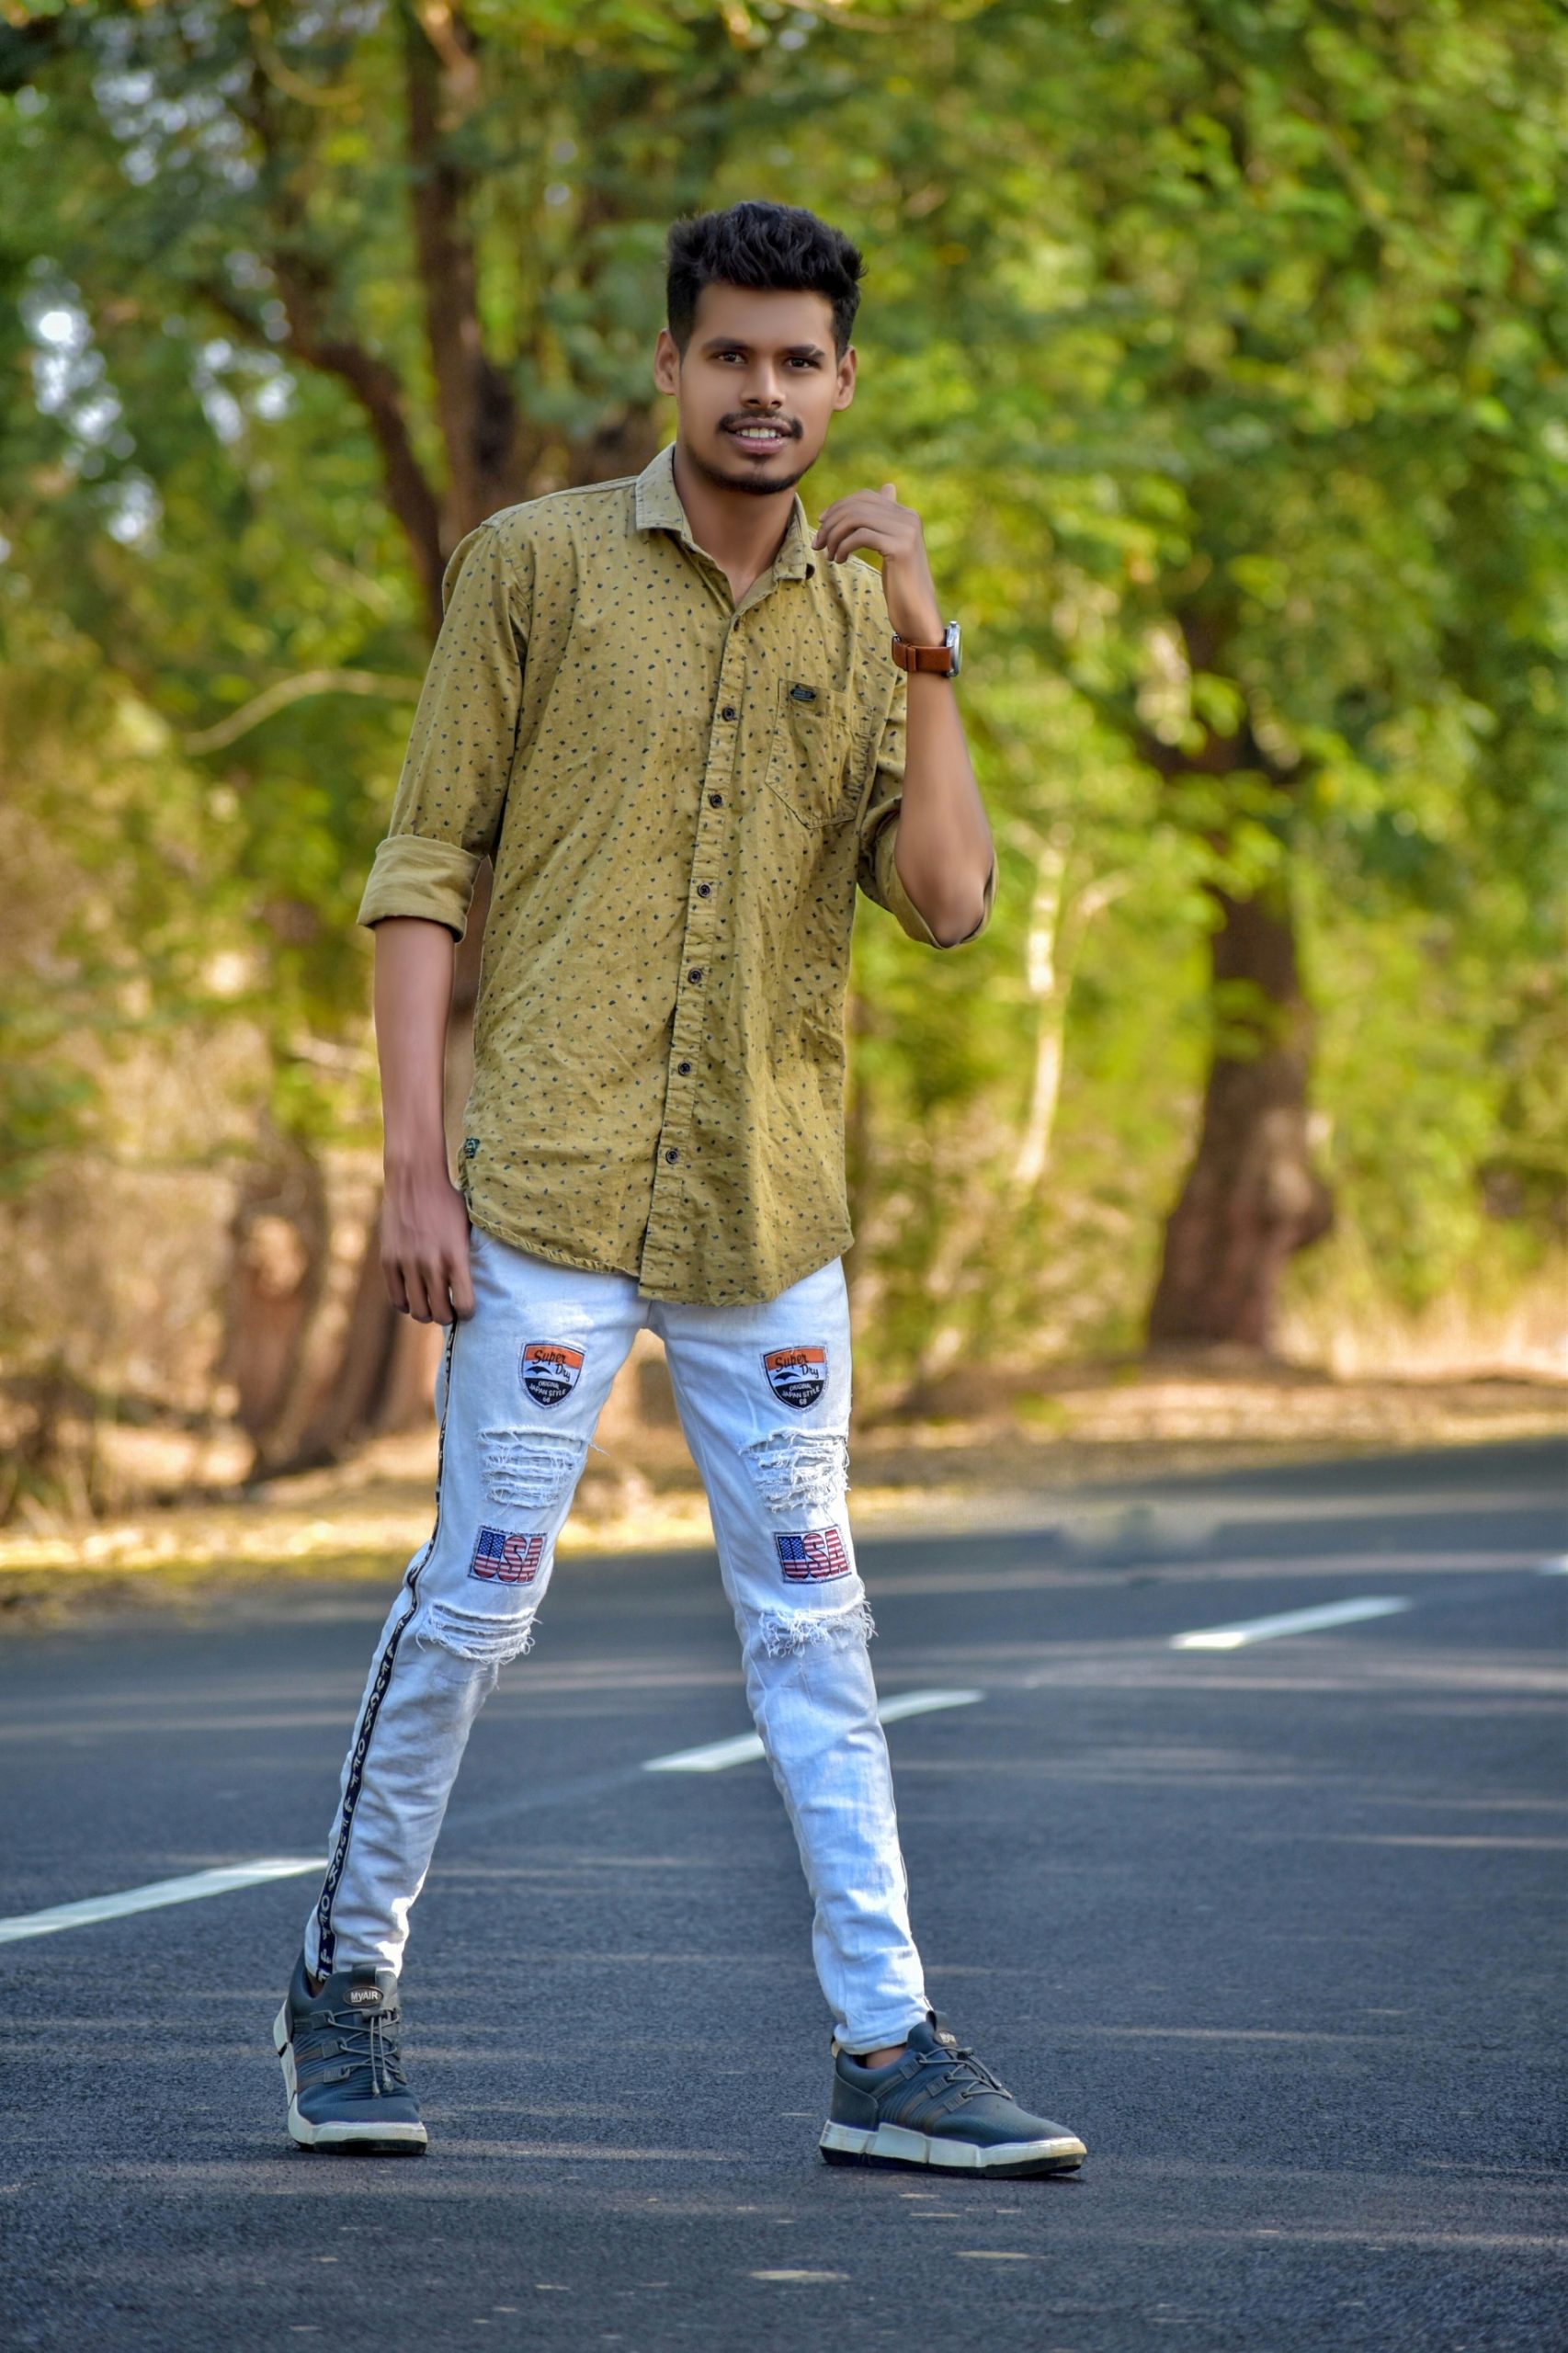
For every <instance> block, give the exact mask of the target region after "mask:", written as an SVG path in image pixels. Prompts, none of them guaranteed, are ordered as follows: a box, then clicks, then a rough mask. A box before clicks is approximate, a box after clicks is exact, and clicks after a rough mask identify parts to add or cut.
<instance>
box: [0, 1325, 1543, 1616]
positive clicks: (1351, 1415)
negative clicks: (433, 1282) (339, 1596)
mask: <svg viewBox="0 0 1568 2353" xmlns="http://www.w3.org/2000/svg"><path fill="white" fill-rule="evenodd" d="M1554 1433H1555V1434H1565V1433H1568V1385H1565V1384H1563V1383H1562V1382H1560V1381H1528V1380H1510V1379H1484V1380H1473V1379H1472V1380H1449V1381H1404V1382H1392V1381H1333V1380H1330V1379H1327V1378H1325V1377H1324V1376H1322V1375H1318V1374H1313V1373H1309V1372H1304V1371H1299V1372H1291V1371H1290V1370H1274V1371H1270V1372H1267V1373H1264V1372H1259V1371H1257V1370H1249V1369H1237V1370H1232V1371H1224V1370H1214V1369H1213V1368H1212V1367H1209V1368H1205V1369H1204V1370H1190V1369H1183V1368H1176V1367H1173V1368H1171V1369H1169V1370H1151V1369H1149V1368H1146V1367H1137V1366H1130V1367H1124V1368H1102V1369H1099V1370H1092V1371H1085V1370H1078V1371H1073V1370H1062V1371H1059V1372H1057V1373H1056V1374H1054V1375H1052V1376H1051V1378H1050V1380H1049V1381H1040V1380H1039V1379H1038V1378H1037V1379H1036V1380H1035V1381H1032V1382H1030V1383H1028V1385H1019V1386H1018V1387H1017V1388H1015V1389H1014V1390H1013V1392H1012V1393H1010V1394H1008V1393H1006V1392H1005V1390H1004V1388H1003V1386H1002V1385H1001V1384H997V1385H995V1386H994V1387H993V1388H992V1389H991V1391H990V1392H989V1394H988V1397H987V1400H986V1402H985V1404H984V1406H983V1410H975V1409H973V1407H972V1406H971V1410H969V1411H968V1412H960V1411H957V1410H955V1411H952V1412H950V1413H943V1414H939V1415H930V1416H928V1417H927V1418H926V1419H925V1420H922V1421H920V1422H915V1423H910V1422H891V1421H890V1422H886V1423H883V1424H881V1425H880V1426H878V1427H871V1428H869V1429H866V1430H863V1431H861V1432H859V1433H858V1437H857V1441H856V1446H855V1472H856V1483H855V1489H854V1495H853V1510H854V1518H855V1523H856V1526H857V1528H858V1529H859V1530H860V1531H861V1532H862V1533H864V1534H870V1533H873V1532H875V1531H876V1530H878V1529H896V1528H898V1527H900V1526H903V1525H907V1524H909V1523H911V1522H913V1521H918V1522H919V1523H920V1524H921V1525H922V1526H924V1527H926V1528H932V1527H938V1526H945V1527H948V1528H955V1529H961V1528H963V1527H966V1526H968V1527H974V1526H980V1525H987V1526H999V1525H1006V1524H1007V1523H1008V1522H1009V1521H1019V1520H1021V1521H1024V1522H1028V1521H1029V1520H1031V1519H1038V1518H1040V1515H1041V1514H1042V1512H1043V1511H1045V1510H1046V1509H1048V1507H1049V1506H1050V1504H1051V1499H1052V1498H1053V1497H1054V1496H1059V1495H1062V1493H1063V1492H1068V1491H1072V1490H1074V1489H1081V1488H1084V1487H1085V1486H1090V1485H1095V1484H1099V1483H1123V1482H1128V1481H1140V1480H1152V1479H1160V1480H1164V1479H1170V1478H1183V1477H1190V1476H1193V1475H1199V1474H1203V1473H1210V1474H1213V1473H1218V1472H1225V1471H1233V1470H1238V1469H1243V1468H1246V1467H1250V1466H1253V1465H1256V1464H1264V1463H1269V1462H1279V1461H1308V1460H1312V1459H1313V1458H1322V1457H1324V1456H1329V1455H1343V1454H1345V1453H1347V1452H1366V1451H1391V1450H1398V1449H1406V1448H1413V1447H1427V1446H1446V1445H1463V1444H1470V1443H1474V1442H1476V1441H1479V1440H1483V1439H1499V1438H1532V1437H1542V1436H1550V1435H1552V1434H1554ZM434 1473H435V1443H434V1438H433V1436H421V1437H419V1438H407V1439H397V1440H391V1439H386V1440H381V1441H380V1442H379V1443H378V1444H376V1445H374V1446H372V1447H369V1448H367V1449H365V1450H364V1452H363V1453H361V1454H360V1455H359V1456H358V1457H357V1458H356V1460H355V1461H353V1462H351V1463H348V1464H346V1465H344V1466H342V1467H341V1468H338V1469H335V1470H332V1471H324V1472H312V1473H310V1474H308V1475H306V1476H304V1477H301V1478H296V1479H291V1480H281V1481H278V1482H275V1483H273V1484H271V1485H270V1486H267V1487H265V1488H260V1489H256V1490H254V1491H252V1492H250V1493H248V1494H231V1495H225V1496H222V1497H221V1498H219V1499H216V1500H213V1499H208V1500H205V1501H189V1502H185V1503H180V1504H177V1505H175V1506H171V1507H170V1508H167V1509H164V1510H151V1509H149V1510H144V1511H142V1512H139V1513H136V1514H134V1515H131V1516H128V1517H127V1518H122V1519H119V1520H115V1521H111V1522H108V1523H104V1524H100V1525H97V1526H95V1527H92V1528H90V1529H72V1528H68V1527H63V1526H61V1527H55V1528H50V1527H47V1526H45V1527H36V1528H34V1529H31V1530H30V1531H29V1532H28V1533H26V1534H22V1533H13V1534H11V1535H9V1536H7V1537H4V1538H0V1623H5V1622H8V1623H10V1624H12V1625H20V1624H39V1623H50V1622H55V1623H59V1622H74V1621H76V1620H80V1618H81V1617H82V1615H83V1614H84V1612H91V1613H96V1612H97V1611H99V1610H101V1609H104V1608H121V1607H123V1606H125V1605H126V1604H133V1603H146V1604H150V1605H163V1606H165V1607H166V1606H171V1605H172V1606H175V1607H182V1606H183V1607H190V1606H196V1605H199V1604H201V1603H204V1602H205V1601H207V1600H209V1599H210V1597H212V1596H213V1595H214V1594H216V1593H219V1592H231V1591H236V1590H243V1589H244V1588H247V1587H250V1588H253V1587H255V1586H256V1585H258V1584H263V1583H265V1584H280V1583H285V1582H289V1581H290V1580H302V1579H310V1580H312V1581H320V1582H339V1581H342V1580H345V1579H358V1578H365V1579H367V1580H373V1581H375V1582H377V1583H381V1584H385V1585H387V1586H391V1584H392V1581H393V1579H394V1578H395V1576H396V1574H397V1572H398V1570H399V1568H400V1567H401V1566H402V1564H403V1562H404V1561H405V1560H406V1559H407V1557H408V1556H409V1554H410V1553H411V1552H414V1551H415V1550H416V1549H417V1547H418V1546H419V1545H420V1544H421V1543H423V1541H424V1540H425V1539H426V1536H427V1534H428V1533H429V1528H430V1518H431V1502H432V1483H433V1479H434ZM709 1540H710V1531H709V1524H708V1512H707V1506H706V1504H705V1502H704V1500H703V1496H702V1494H701V1490H700V1487H699V1483H698V1481H697V1478H696V1474H695V1472H693V1470H692V1467H691V1463H690V1461H689V1459H688V1458H687V1454H686V1451H685V1448H684V1446H683V1444H682V1442H681V1440H680V1438H679V1435H678V1433H677V1432H676V1430H675V1429H674V1428H673V1427H660V1426H655V1427H652V1428H648V1427H642V1428H641V1429H637V1430H635V1431H626V1430H624V1429H622V1431H621V1432H620V1433H619V1434H618V1438H617V1441H616V1443H615V1445H614V1447H613V1449H612V1450H608V1451H604V1452H601V1451H599V1450H598V1449H596V1451H595V1452H594V1453H593V1454H592V1455H590V1457H589V1467H588V1470H587V1472H586V1473H585V1477H584V1481H583V1484H582V1487H581V1489H580V1490H579V1495H578V1501H577V1506H576V1508H575V1509H574V1514H573V1518H572V1519H571V1521H570V1523H569V1524H568V1527H567V1529H566V1532H565V1535H564V1537H563V1538H562V1545H561V1550H562V1553H563V1554H574V1553H576V1554H581V1553H585V1552H605V1551H614V1552H619V1551H624V1550H647V1549H650V1548H667V1547H671V1546H685V1545H705V1544H706V1543H707V1542H708V1541H709Z"/></svg>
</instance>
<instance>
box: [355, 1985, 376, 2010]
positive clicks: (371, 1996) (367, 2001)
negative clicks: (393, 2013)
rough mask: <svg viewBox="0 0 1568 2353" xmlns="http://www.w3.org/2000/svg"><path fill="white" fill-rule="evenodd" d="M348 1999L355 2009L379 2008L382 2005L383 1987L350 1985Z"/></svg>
mask: <svg viewBox="0 0 1568 2353" xmlns="http://www.w3.org/2000/svg"><path fill="white" fill-rule="evenodd" d="M348 2000H349V2006H350V2007H351V2008H353V2009H356V2010H379V2009H380V2008H381V1987H380V1986H379V1985H350V1987H349V1988H348Z"/></svg>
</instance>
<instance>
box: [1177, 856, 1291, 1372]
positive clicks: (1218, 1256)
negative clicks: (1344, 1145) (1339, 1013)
mask: <svg viewBox="0 0 1568 2353" xmlns="http://www.w3.org/2000/svg"><path fill="white" fill-rule="evenodd" d="M1213 896H1214V899H1215V901H1216V904H1217V905H1218V907H1219V910H1220V922H1219V925H1218V926H1217V928H1216V929H1215V931H1214V933H1213V936H1212V939H1211V942H1210V961H1211V969H1212V976H1213V992H1214V1005H1215V1011H1216V1039H1215V1045H1214V1051H1213V1058H1212V1061H1211V1062H1210V1069H1209V1078H1208V1084H1207V1086H1206V1089H1205V1092H1204V1100H1203V1121H1202V1127H1201V1130H1200V1132H1199V1140H1198V1150H1197V1153H1196V1154H1195V1155H1194V1158H1193V1161H1192V1165H1191V1166H1190V1168H1189V1169H1188V1171H1187V1180H1186V1182H1185V1184H1184V1185H1183V1187H1182V1189H1181V1196H1180V1199H1178V1200H1177V1202H1176V1208H1175V1210H1174V1211H1172V1213H1171V1217H1170V1220H1169V1222H1168V1224H1167V1225H1166V1228H1165V1254H1164V1259H1163V1263H1162V1265H1161V1268H1160V1277H1159V1282H1158V1284H1157V1286H1156V1288H1155V1291H1154V1297H1153V1305H1152V1306H1151V1308H1150V1311H1149V1344H1150V1346H1151V1347H1154V1348H1164V1347H1205V1346H1214V1345H1218V1344H1223V1343H1230V1344H1231V1345H1233V1346H1238V1347H1248V1348H1259V1349H1267V1347H1269V1345H1270V1343H1271V1340H1272V1336H1273V1329H1274V1313H1275V1304H1276V1301H1277V1298H1278V1289H1279V1279H1280V1276H1281V1274H1282V1273H1283V1271H1284V1268H1285V1265H1286V1262H1287V1260H1288V1259H1289V1258H1290V1256H1292V1254H1293V1253H1294V1252H1296V1251H1297V1250H1301V1249H1303V1248H1304V1247H1305V1246H1306V1245H1307V1244H1308V1243H1311V1242H1315V1241H1317V1240H1318V1239H1319V1237H1320V1236H1321V1235H1323V1234H1324V1233H1327V1232H1328V1230H1329V1227H1330V1225H1331V1224H1332V1223H1333V1220H1334V1209H1333V1202H1332V1199H1331V1197H1330V1194H1329V1191H1328V1188H1327V1187H1326V1185H1324V1182H1323V1180H1322V1178H1321V1177H1320V1176H1318V1175H1317V1173H1316V1172H1315V1170H1314V1169H1313V1167H1312V1161H1311V1156H1310V1152H1309V1146H1308V1126H1307V1082H1308V1071H1309V1063H1310V1051H1311V1038H1312V1017H1311V1013H1310V1010H1309V1008H1308V1006H1307V1003H1306V1000H1305V998H1304V996H1303V995H1302V993H1301V980H1300V975H1299V972H1298V969H1297V961H1296V938H1295V926H1294V924H1293V921H1292V917H1291V913H1290V904H1289V900H1288V897H1287V896H1286V895H1285V893H1284V892H1279V893H1278V894H1270V895H1268V896H1263V895H1259V896H1257V897H1255V898H1248V899H1238V898H1233V897H1232V896H1231V895H1230V894H1229V893H1228V892H1224V891H1221V890H1219V889H1215V890H1214V892H1213Z"/></svg>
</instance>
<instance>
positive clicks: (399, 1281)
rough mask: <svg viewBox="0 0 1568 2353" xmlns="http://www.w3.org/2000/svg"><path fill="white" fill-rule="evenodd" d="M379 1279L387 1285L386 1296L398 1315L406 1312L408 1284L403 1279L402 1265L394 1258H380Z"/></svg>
mask: <svg viewBox="0 0 1568 2353" xmlns="http://www.w3.org/2000/svg"><path fill="white" fill-rule="evenodd" d="M381 1279H382V1281H383V1282H384V1283H385V1284H386V1287H387V1297H388V1298H389V1299H390V1300H391V1302H392V1305H393V1306H394V1307H395V1308H396V1310H397V1312H398V1313H399V1314H400V1315H406V1314H407V1313H408V1285H407V1284H406V1283H405V1282H404V1281H403V1267H402V1265H401V1263H400V1262H399V1261H398V1260H397V1259H396V1258H383V1259H382V1260H381Z"/></svg>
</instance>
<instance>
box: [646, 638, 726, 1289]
mask: <svg viewBox="0 0 1568 2353" xmlns="http://www.w3.org/2000/svg"><path fill="white" fill-rule="evenodd" d="M735 619H736V616H734V615H732V617H731V621H730V626H729V628H728V629H727V630H726V631H725V635H724V651H723V654H722V659H721V661H720V665H719V677H718V682H717V686H716V688H715V692H714V699H713V711H714V717H713V724H712V726H711V727H710V730H709V744H708V758H707V762H706V765H705V767H704V769H703V775H702V791H701V797H700V800H699V806H698V812H697V829H696V837H695V840H694V842H693V845H692V862H691V875H690V878H689V881H688V892H689V895H688V899H687V920H686V928H685V930H684V932H683V934H682V937H681V978H680V981H679V983H678V984H677V987H676V1002H675V1014H674V1018H673V1020H672V1022H671V1025H670V1062H669V1066H668V1067H669V1079H668V1083H667V1086H666V1089H665V1121H664V1125H663V1128H662V1129H661V1131H660V1135H659V1149H658V1158H657V1159H656V1161H655V1163H654V1174H653V1202H652V1205H651V1213H650V1216H649V1220H648V1232H647V1234H646V1236H645V1239H644V1258H645V1262H646V1259H647V1257H648V1256H653V1257H654V1258H656V1259H658V1260H659V1261H661V1262H662V1261H663V1260H664V1259H665V1257H666V1256H669V1254H670V1243H669V1239H668V1237H667V1236H666V1235H665V1233H663V1232H660V1231H658V1229H659V1228H660V1226H661V1222H662V1217H663V1214H664V1212H665V1211H666V1209H667V1210H669V1211H672V1212H673V1211H674V1209H675V1207H676V1201H675V1199H674V1197H673V1196H672V1195H671V1193H670V1188H671V1187H673V1186H679V1185H680V1184H681V1182H682V1180H683V1179H684V1177H685V1176H686V1175H687V1171H688V1170H689V1168H690V1166H691V1160H690V1155H689V1153H688V1152H687V1136H688V1131H689V1124H690V1117H691V1108H692V1101H693V1092H694V1090H693V1087H692V1086H691V1085H689V1084H687V1085H686V1086H681V1085H679V1084H678V1082H679V1081H682V1080H686V1081H687V1082H690V1081H692V1080H693V1079H694V1078H695V1076H696V1074H697V1068H698V1063H699V1060H700V1058H701V1052H702V1033H703V1029H704V1026H705V1023H706V1019H707V1004H706V998H705V996H704V995H703V994H702V993H703V991H704V990H705V989H706V988H708V987H710V986H711V983H712V968H713V961H714V957H715V955H716V954H717V953H718V951H719V949H720V946H721V944H722V934H721V931H720V922H721V915H720V897H721V894H720V893H719V892H718V891H717V889H716V888H715V885H714V883H713V882H712V881H711V880H710V879H709V878H710V875H711V874H712V872H713V870H714V869H715V868H716V867H717V866H718V865H719V864H720V863H721V857H720V850H721V844H722V839H723V835H722V824H723V815H722V813H723V811H724V808H725V804H726V801H727V799H728V797H729V796H728V794H727V792H726V791H725V790H721V789H720V788H722V787H723V786H726V785H733V777H734V771H735V768H736V767H737V766H738V764H739V761H740V756H741V738H740V726H741V713H742V711H743V710H744V707H745V686H746V676H745V663H744V654H743V653H742V649H741V646H740V644H739V643H738V642H737V639H736V634H735ZM726 739H727V740H726ZM699 875H700V876H701V877H702V879H701V880H700V881H699V880H698V879H697V878H698V877H699Z"/></svg>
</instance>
